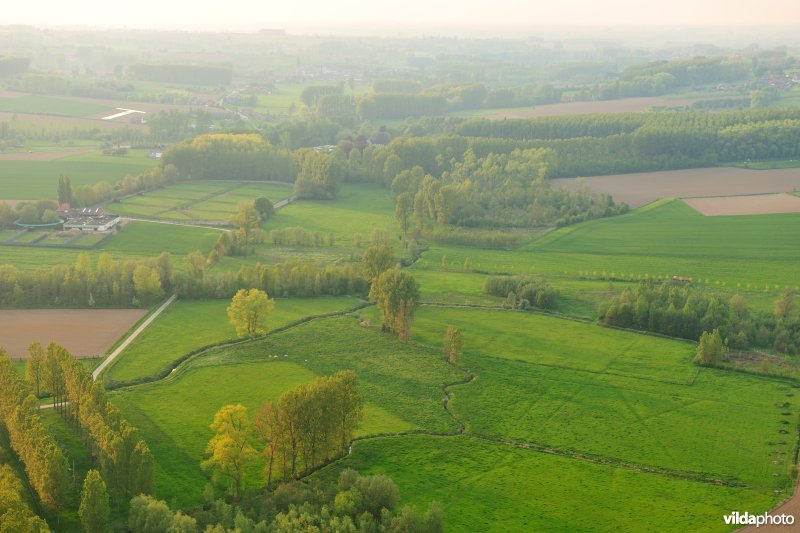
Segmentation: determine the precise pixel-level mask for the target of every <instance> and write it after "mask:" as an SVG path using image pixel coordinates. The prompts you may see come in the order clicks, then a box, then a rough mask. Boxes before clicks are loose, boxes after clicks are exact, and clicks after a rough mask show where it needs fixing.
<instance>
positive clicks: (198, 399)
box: [113, 307, 796, 530]
mask: <svg viewBox="0 0 800 533" xmlns="http://www.w3.org/2000/svg"><path fill="white" fill-rule="evenodd" d="M359 314H360V315H361V316H364V317H367V318H370V319H373V320H374V319H375V312H374V310H373V309H367V310H364V311H361V312H360V313H359ZM447 324H455V325H458V326H460V327H461V328H462V331H463V335H464V337H463V338H464V352H465V355H464V359H463V366H464V367H465V368H468V369H469V371H470V372H471V373H472V374H474V376H475V377H474V379H473V380H472V381H470V382H467V380H468V377H467V375H466V374H465V373H463V372H461V371H457V370H455V369H453V368H452V367H450V366H448V365H445V364H444V362H443V361H442V357H441V354H440V352H439V346H440V344H441V335H442V333H443V331H444V329H445V327H446V325H447ZM311 338H313V339H314V342H313V345H310V344H308V342H307V340H308V339H311ZM413 339H414V341H415V342H412V343H409V344H402V343H399V342H397V341H396V340H394V339H393V338H391V337H390V336H388V335H386V334H382V333H380V332H379V331H378V328H377V327H373V328H369V329H364V328H361V327H359V326H358V325H357V323H356V321H354V320H353V319H352V318H348V317H343V318H330V319H318V320H314V321H312V322H309V323H306V324H303V325H300V326H297V327H294V328H291V329H289V330H286V331H283V332H280V333H277V334H274V335H270V336H267V337H265V338H263V339H259V340H256V341H252V342H246V343H243V344H237V345H233V346H226V347H220V348H215V349H211V350H208V351H207V352H204V353H203V354H201V355H199V356H197V357H196V358H194V359H192V360H190V361H189V362H188V363H185V364H184V365H182V366H181V367H179V368H178V371H177V372H174V373H173V374H172V375H170V376H169V377H168V378H167V379H165V380H162V381H160V382H156V383H152V384H148V385H143V386H138V387H133V388H129V389H125V390H121V391H119V392H116V393H114V394H113V402H114V403H115V404H116V405H117V406H118V407H120V409H121V410H122V412H123V414H124V415H125V416H126V417H127V418H129V419H130V420H131V421H132V422H133V423H135V424H136V425H138V426H139V427H140V428H141V429H142V431H143V433H144V435H145V437H146V438H147V439H148V442H151V443H152V444H151V446H152V447H153V449H154V453H155V457H156V458H157V461H158V473H159V476H158V479H159V481H158V483H159V487H158V491H159V494H160V495H161V497H165V498H167V499H169V498H175V499H176V500H177V501H178V502H179V504H180V505H191V504H196V503H197V502H198V498H199V494H198V493H199V490H195V489H192V488H190V487H197V486H201V485H202V483H201V480H202V479H204V478H203V476H204V474H203V473H202V471H201V470H200V469H199V467H198V464H199V462H200V461H201V460H202V457H203V449H204V445H205V443H206V442H207V440H208V438H210V431H209V430H208V424H209V423H210V420H211V417H212V416H213V413H214V412H215V410H216V409H217V408H218V407H219V406H221V405H223V404H224V403H231V402H243V403H245V405H247V406H248V408H250V409H253V408H255V406H257V405H258V404H259V402H263V401H264V399H266V398H274V397H276V396H277V395H279V394H280V392H281V391H282V390H285V388H287V387H290V386H292V385H293V384H295V383H299V382H302V381H308V380H309V379H310V378H311V377H312V376H314V375H324V374H330V373H333V372H335V371H336V370H339V369H345V368H349V369H353V370H354V371H355V372H356V373H357V375H358V376H359V383H360V387H361V389H362V391H363V393H364V394H365V396H366V399H367V401H368V404H369V407H368V410H367V414H368V418H367V421H366V423H365V425H364V427H363V428H362V429H361V431H360V433H361V434H362V436H364V437H365V440H363V441H359V442H356V444H355V447H354V453H353V455H352V456H350V457H349V458H347V459H344V460H342V461H341V462H338V463H336V464H334V465H333V466H332V467H329V468H328V469H326V470H325V471H323V472H322V473H320V474H319V475H323V476H325V475H334V474H333V473H330V472H328V473H326V472H327V471H328V470H330V471H331V472H334V473H335V471H338V470H339V469H341V468H343V467H345V466H352V467H356V468H358V469H359V470H361V471H366V472H369V473H387V474H390V475H391V476H393V477H394V478H395V479H397V481H398V482H399V484H400V487H401V490H403V493H404V494H405V495H406V496H405V497H404V502H406V503H419V502H423V501H430V500H431V499H437V500H440V501H444V502H446V512H447V513H448V517H449V518H452V519H453V522H452V523H449V525H450V526H451V527H452V528H453V529H454V530H463V529H470V528H468V527H467V524H473V526H474V524H482V523H485V522H482V521H480V520H479V519H478V518H477V517H478V516H479V515H480V514H481V513H480V509H483V507H482V506H484V505H485V506H492V505H493V504H494V503H495V502H496V500H497V499H499V498H502V497H505V495H504V496H501V494H504V493H503V491H502V487H504V486H507V485H506V484H507V483H508V482H510V480H511V479H512V477H513V479H518V481H516V483H522V484H523V485H524V486H526V487H527V486H528V485H529V484H530V481H523V480H532V479H536V480H538V481H537V482H536V483H535V485H536V487H537V488H535V489H532V490H534V491H539V490H541V489H540V488H538V487H544V486H545V485H547V484H543V483H541V480H542V479H554V480H555V479H558V480H559V481H558V483H557V486H558V487H560V488H558V489H557V490H556V491H555V492H549V491H544V492H549V494H550V495H551V496H552V499H549V498H550V497H551V496H545V495H543V496H542V497H541V498H538V499H537V503H536V505H534V506H533V508H531V510H530V512H529V511H528V509H529V508H530V506H524V511H521V512H520V513H516V514H513V515H507V514H505V512H501V511H498V513H497V514H496V515H495V514H492V513H490V515H488V516H496V517H497V518H495V519H493V520H491V519H490V520H489V522H488V523H490V524H494V526H493V527H496V528H498V529H503V530H508V529H516V528H520V527H523V526H531V527H533V528H534V529H536V527H537V524H540V523H542V522H537V520H544V516H549V515H548V514H547V513H545V515H542V511H541V509H550V508H553V507H558V509H560V510H563V509H574V508H578V507H581V506H586V499H585V498H584V497H583V496H582V494H583V492H582V491H583V490H584V489H585V488H586V487H587V486H588V487H595V486H596V487H598V488H597V490H600V489H599V487H601V486H603V484H604V483H607V482H608V480H609V479H612V478H613V479H614V480H615V482H614V483H613V488H611V489H610V490H611V491H612V492H611V493H608V494H607V496H608V500H607V502H608V503H607V504H602V503H598V499H596V498H595V499H592V500H591V501H592V504H591V506H590V508H591V509H592V510H593V511H592V512H595V508H597V510H596V512H599V513H604V516H607V520H609V521H610V523H613V524H614V525H615V526H618V527H621V526H622V525H624V526H625V527H629V528H632V529H642V528H645V529H646V528H647V525H648V524H650V523H651V522H649V521H650V520H654V518H653V516H654V515H652V514H649V515H648V514H647V513H645V515H647V516H645V515H637V513H632V512H630V513H629V512H628V510H623V509H621V508H620V506H618V505H616V506H615V505H613V503H614V502H618V501H621V500H626V501H627V500H631V501H633V503H632V505H633V506H634V507H635V506H645V505H651V504H652V502H653V501H657V502H659V509H661V511H657V513H658V512H664V513H666V514H665V516H668V515H669V514H671V513H674V514H675V516H674V519H672V520H671V521H670V524H675V530H678V529H679V528H680V525H681V524H687V523H690V522H691V521H697V523H699V524H703V526H704V527H708V528H711V529H714V528H718V527H719V525H720V524H719V521H720V520H719V517H720V516H721V514H722V513H724V512H727V510H729V509H730V508H742V509H749V510H751V512H757V511H759V512H760V511H761V510H765V509H767V508H768V507H769V506H770V505H771V504H772V503H774V501H775V500H776V499H777V497H776V496H775V493H774V492H773V491H776V490H777V491H786V490H787V489H788V488H789V485H790V481H789V478H788V466H787V465H788V464H789V462H791V457H792V453H793V440H792V439H791V438H790V436H789V435H788V434H786V433H783V432H782V430H784V428H790V427H791V421H792V420H793V418H792V417H791V416H787V412H794V411H795V410H796V405H795V404H796V399H795V398H794V393H793V390H794V389H792V388H791V387H790V386H788V385H787V384H785V383H782V382H780V381H774V380H769V379H764V378H758V377H753V376H747V375H741V374H732V373H726V372H724V371H716V370H702V371H700V372H699V373H698V371H697V369H696V367H694V366H693V365H692V364H691V362H690V360H691V357H692V353H693V345H692V344H691V343H685V342H678V341H672V340H666V339H662V338H656V337H650V336H645V335H639V334H635V333H630V332H623V331H618V330H612V329H605V328H601V327H598V326H596V325H593V324H588V323H581V322H575V321H570V320H564V319H558V318H554V317H548V316H542V315H537V314H531V313H521V312H512V311H496V310H469V309H453V308H440V307H423V308H421V309H420V310H419V311H418V316H417V319H416V322H415V327H414V329H413ZM443 386H447V387H448V390H449V394H450V402H449V413H448V411H447V410H445V409H443V405H442V387H443ZM167 403H168V404H169V405H170V408H169V409H164V408H163V406H164V405H166V404H167ZM461 424H463V425H464V428H465V433H464V434H463V435H457V434H458V433H459V429H458V428H459V426H460V425H461ZM419 430H423V431H431V432H436V433H442V432H444V433H449V434H452V435H454V436H453V437H434V436H428V435H424V436H403V437H394V438H369V436H370V435H375V434H381V433H385V432H390V433H396V432H408V431H411V432H416V431H419ZM442 443H446V444H442ZM542 452H546V453H542ZM161 457H164V459H160V458H161ZM468 465H472V466H468ZM493 465H494V466H493ZM475 469H477V471H480V472H481V476H480V478H479V480H474V481H468V480H469V479H470V476H467V477H464V473H465V472H467V471H476V470H475ZM249 476H250V477H249V478H248V479H249V483H251V484H253V485H255V484H257V483H258V472H257V469H255V468H254V469H253V471H252V472H251V473H250V474H249ZM514 476H516V477H514ZM423 478H424V479H423ZM579 478H582V479H583V480H584V481H583V483H578V482H577V481H576V480H577V479H579ZM445 479H447V481H445ZM453 483H456V484H457V485H458V486H462V485H461V483H464V485H463V489H461V490H452V489H453ZM562 484H563V485H562ZM576 484H577V485H580V486H581V488H580V489H578V488H576V487H575V485H576ZM412 487H413V489H412ZM446 487H447V488H448V490H449V494H448V496H447V497H446V498H444V499H440V497H441V496H442V493H443V491H444V490H445V488H446ZM587 490H588V489H587ZM515 492H518V493H519V494H523V493H525V491H515ZM600 492H604V491H602V490H600ZM535 493H536V494H539V492H535ZM643 493H644V494H648V495H649V496H648V497H647V498H644V497H643V496H642V494H643ZM780 493H782V492H779V494H780ZM701 496H702V497H701ZM605 497H606V496H605V495H604V496H602V497H600V498H599V501H600V502H602V501H606V500H605V499H604V498H605ZM474 501H480V502H482V503H481V504H480V505H479V506H478V510H477V511H476V513H477V514H476V515H475V516H472V515H471V514H469V513H467V514H466V515H463V516H462V517H455V515H457V514H459V512H458V509H461V508H465V507H470V505H471V503H472V502H474ZM517 503H518V502H517ZM512 504H514V503H513V502H511V503H509V504H508V505H512ZM497 505H499V506H500V508H501V509H504V505H505V504H504V503H498V504H497ZM539 506H541V507H539ZM626 509H630V508H629V507H626ZM606 513H607V514H606ZM556 514H557V515H558V516H557V518H552V517H551V518H552V519H557V520H558V522H557V523H558V524H563V527H567V526H569V525H573V526H576V527H577V525H578V524H580V523H581V522H580V521H578V522H570V520H580V519H577V518H575V517H572V518H570V517H571V515H572V514H574V513H563V514H561V511H558V512H557V513H556ZM500 516H503V517H504V518H503V520H502V521H497V522H495V521H494V520H499V517H500ZM551 518H548V519H551ZM475 520H478V521H477V522H476V521H475ZM559 527H561V526H559ZM670 527H672V526H670ZM490 529H491V528H490Z"/></svg>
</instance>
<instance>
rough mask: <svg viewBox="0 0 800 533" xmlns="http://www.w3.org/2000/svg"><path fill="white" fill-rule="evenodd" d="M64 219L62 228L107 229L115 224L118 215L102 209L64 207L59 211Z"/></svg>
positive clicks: (82, 229) (118, 219)
mask: <svg viewBox="0 0 800 533" xmlns="http://www.w3.org/2000/svg"><path fill="white" fill-rule="evenodd" d="M59 214H60V215H61V218H62V219H63V220H64V229H67V230H68V229H78V230H81V231H108V230H110V229H111V228H113V227H114V226H116V225H117V224H118V223H119V221H120V218H119V215H112V214H110V213H106V212H105V210H103V209H91V208H88V207H87V208H83V209H66V210H64V211H59Z"/></svg>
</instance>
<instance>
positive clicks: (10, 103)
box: [0, 94, 113, 117]
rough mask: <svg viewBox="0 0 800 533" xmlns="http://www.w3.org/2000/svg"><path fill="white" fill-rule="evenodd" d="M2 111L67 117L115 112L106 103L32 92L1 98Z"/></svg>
mask: <svg viewBox="0 0 800 533" xmlns="http://www.w3.org/2000/svg"><path fill="white" fill-rule="evenodd" d="M0 111H5V112H8V113H35V114H41V115H60V116H67V117H88V116H91V115H96V114H98V113H103V112H106V111H108V114H113V110H112V109H111V108H109V107H108V106H105V105H98V104H90V103H86V102H80V101H73V100H64V99H61V98H53V97H49V96H36V95H31V94H28V95H25V96H14V97H6V98H0Z"/></svg>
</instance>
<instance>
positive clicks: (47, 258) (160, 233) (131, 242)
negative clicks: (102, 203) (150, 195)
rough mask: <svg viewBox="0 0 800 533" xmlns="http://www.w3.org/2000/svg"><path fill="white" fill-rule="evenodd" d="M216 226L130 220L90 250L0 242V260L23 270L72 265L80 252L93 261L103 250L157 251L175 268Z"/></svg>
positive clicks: (84, 240) (213, 235)
mask: <svg viewBox="0 0 800 533" xmlns="http://www.w3.org/2000/svg"><path fill="white" fill-rule="evenodd" d="M219 233H220V232H219V230H214V229H207V228H196V227H190V226H179V225H175V224H159V223H152V222H132V223H130V224H128V225H126V226H125V227H124V228H122V229H121V230H120V231H119V233H118V234H116V235H113V236H112V237H110V238H109V239H107V240H105V241H104V242H103V243H102V244H101V245H100V246H99V247H98V248H95V249H93V250H90V251H86V250H80V249H70V248H36V247H15V246H3V248H2V252H1V253H2V255H0V263H2V264H11V265H14V266H16V267H17V268H20V269H23V270H36V269H37V268H47V267H52V266H55V265H72V264H74V263H75V260H76V259H77V258H78V255H80V254H81V253H87V254H89V257H90V258H92V259H93V260H94V261H96V259H97V256H99V255H100V254H101V253H104V252H107V253H109V254H111V256H112V257H113V258H114V259H116V260H118V261H124V260H127V259H142V258H148V257H157V256H158V255H159V254H160V253H161V252H169V253H171V254H172V256H173V263H174V265H175V267H176V268H179V269H180V268H183V260H182V257H183V256H184V255H186V254H189V253H191V252H194V251H195V250H200V251H201V252H202V253H203V254H206V253H208V252H209V250H211V247H212V246H213V245H214V243H215V242H216V240H217V239H218V238H219ZM99 239H100V237H98V236H96V235H87V236H84V237H81V238H80V239H78V240H76V241H73V242H74V244H81V245H88V246H91V245H92V244H94V243H96V242H97V241H98V240H99Z"/></svg>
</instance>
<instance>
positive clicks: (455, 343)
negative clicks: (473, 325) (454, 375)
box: [443, 325, 461, 365]
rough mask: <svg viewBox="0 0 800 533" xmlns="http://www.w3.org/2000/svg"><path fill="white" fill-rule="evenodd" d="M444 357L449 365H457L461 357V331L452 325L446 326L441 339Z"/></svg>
mask: <svg viewBox="0 0 800 533" xmlns="http://www.w3.org/2000/svg"><path fill="white" fill-rule="evenodd" d="M443 351H444V358H445V359H446V360H447V362H448V363H450V364H451V365H458V363H459V361H460V359H461V331H460V330H459V329H458V328H457V327H455V326H452V325H448V326H447V330H445V332H444V341H443Z"/></svg>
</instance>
